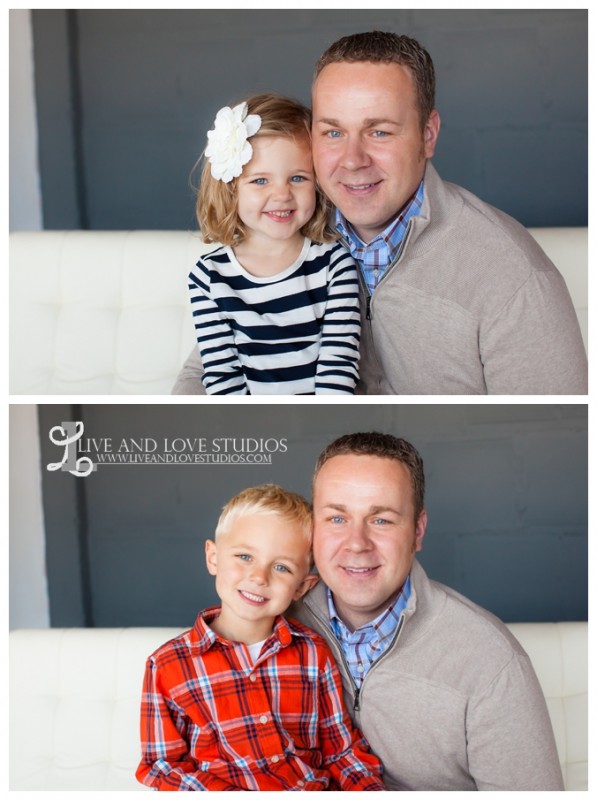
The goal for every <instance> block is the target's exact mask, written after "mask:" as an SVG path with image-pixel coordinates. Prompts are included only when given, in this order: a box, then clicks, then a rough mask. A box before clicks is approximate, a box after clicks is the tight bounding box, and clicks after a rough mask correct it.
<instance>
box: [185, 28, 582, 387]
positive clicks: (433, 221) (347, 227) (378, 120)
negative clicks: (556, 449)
mask: <svg viewBox="0 0 597 800" xmlns="http://www.w3.org/2000/svg"><path fill="white" fill-rule="evenodd" d="M312 95H313V97H312V100H313V158H314V164H315V171H316V174H317V178H318V180H319V183H320V185H321V187H322V189H323V191H324V192H325V194H326V195H327V196H328V197H329V198H330V200H331V201H332V202H333V203H334V205H335V206H336V209H337V212H336V225H337V228H338V231H339V233H340V235H341V237H342V238H343V239H344V241H345V243H346V245H347V246H348V247H349V249H350V251H351V252H352V254H353V256H354V257H355V259H356V260H357V263H358V265H359V267H360V270H359V271H360V279H361V281H360V282H361V311H362V316H363V329H362V342H361V359H360V382H359V385H358V387H357V392H358V393H360V394H586V393H587V390H588V389H587V360H586V354H585V351H584V346H583V342H582V337H581V333H580V329H579V325H578V321H577V318H576V314H575V311H574V307H573V305H572V302H571V300H570V296H569V293H568V290H567V288H566V285H565V283H564V280H563V278H562V277H561V275H560V274H559V273H558V271H557V270H556V269H555V267H554V265H553V264H552V263H551V262H550V261H549V259H548V258H547V256H546V255H545V254H544V253H543V251H542V250H541V249H540V247H539V246H538V245H537V244H536V242H535V241H534V239H533V238H532V237H531V236H530V234H529V233H528V232H527V231H526V230H525V229H524V228H523V227H522V226H521V225H519V224H518V223H517V222H516V221H515V220H513V219H512V218H511V217H508V216H507V215H506V214H504V213H502V212H500V211H498V210H497V209H495V208H493V207H491V206H489V205H487V204H486V203H484V202H483V201H482V200H480V199H479V198H477V197H475V196H474V195H472V194H471V193H469V192H467V191H466V190H465V189H462V188H461V187H458V186H455V185H454V184H449V183H445V182H444V181H442V180H441V178H440V177H439V175H438V174H437V172H436V171H435V169H434V167H433V166H432V165H431V162H430V161H429V159H430V158H431V157H432V156H433V154H434V152H435V145H436V142H437V139H438V135H439V130H440V118H439V114H438V112H437V110H436V109H435V107H434V105H435V74H434V68H433V63H432V61H431V58H430V56H429V54H428V53H427V52H426V51H425V50H424V49H423V48H422V47H421V45H420V44H419V43H418V42H416V41H415V40H414V39H411V38H409V37H406V36H398V35H396V34H394V33H382V32H378V31H374V32H370V33H361V34H354V35H351V36H347V37H344V38H342V39H340V40H338V41H337V42H335V43H334V44H332V45H331V46H330V47H329V48H328V50H326V52H325V53H324V54H323V55H322V56H321V58H320V59H319V62H318V64H317V66H316V70H315V79H314V83H313V92H312ZM200 375H201V365H200V360H199V356H198V354H197V353H195V352H194V353H193V354H192V355H191V357H190V358H189V360H188V361H187V363H186V364H185V366H184V367H183V370H182V372H181V374H180V376H179V379H178V382H177V384H176V386H175V388H174V390H173V391H174V393H175V394H193V393H203V389H202V387H201V384H200Z"/></svg>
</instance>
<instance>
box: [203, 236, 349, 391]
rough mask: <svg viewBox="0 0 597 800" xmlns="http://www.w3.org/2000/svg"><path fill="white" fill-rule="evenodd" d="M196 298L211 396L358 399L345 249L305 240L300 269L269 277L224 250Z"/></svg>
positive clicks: (207, 264) (210, 258)
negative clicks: (339, 395)
mask: <svg viewBox="0 0 597 800" xmlns="http://www.w3.org/2000/svg"><path fill="white" fill-rule="evenodd" d="M189 293H190V300H191V308H192V313H193V321H194V324H195V331H196V335H197V343H198V346H199V350H200V353H201V358H202V361H203V367H204V376H203V383H204V386H205V388H206V391H207V393H208V394H247V393H250V394H330V393H343V394H346V393H348V394H352V393H354V388H355V386H356V382H357V379H358V358H359V336H360V312H359V304H358V278H357V272H356V266H355V264H354V261H353V260H352V257H351V256H350V255H349V253H348V252H347V251H346V250H345V248H344V247H343V245H341V244H339V243H331V244H324V245H320V244H316V243H314V242H310V241H309V240H308V239H305V243H304V246H303V249H302V252H301V254H300V256H299V258H298V260H297V261H296V262H295V263H294V264H292V265H291V266H290V267H288V268H287V269H285V270H284V271H282V272H280V273H278V274H276V275H273V276H270V277H265V278H260V277H256V276H254V275H251V274H249V273H248V272H247V271H246V270H244V269H243V267H242V266H241V265H240V264H239V263H238V261H237V260H236V258H235V257H234V253H233V252H232V250H231V249H230V248H228V247H218V248H216V249H214V250H213V251H212V252H211V253H208V254H207V255H206V256H204V257H203V258H202V259H201V260H200V261H199V262H198V263H197V264H196V265H195V267H194V268H193V270H192V271H191V273H190V275H189Z"/></svg>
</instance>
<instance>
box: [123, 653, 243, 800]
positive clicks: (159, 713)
mask: <svg viewBox="0 0 597 800" xmlns="http://www.w3.org/2000/svg"><path fill="white" fill-rule="evenodd" d="M185 729H186V720H185V717H184V714H183V712H182V709H181V710H180V712H177V711H175V710H172V711H171V710H170V708H169V707H168V704H167V703H166V699H165V697H164V694H163V692H162V691H161V689H160V686H159V675H158V670H157V667H156V664H155V662H154V660H153V659H152V658H151V657H150V658H149V659H148V660H147V664H146V667H145V677H144V680H143V696H142V699H141V761H140V763H139V766H138V767H137V771H136V773H135V774H136V777H137V780H138V781H139V782H140V783H143V784H145V786H149V787H151V788H152V789H159V790H160V791H174V792H175V791H184V790H187V791H218V790H219V791H236V790H237V789H238V787H237V786H234V785H232V784H231V783H228V782H227V781H225V780H222V779H221V778H219V777H217V776H215V775H211V774H210V773H208V772H204V771H202V770H198V769H197V762H196V761H195V760H194V759H193V758H192V757H191V755H190V753H189V748H188V744H187V742H186V740H185V738H184V733H185Z"/></svg>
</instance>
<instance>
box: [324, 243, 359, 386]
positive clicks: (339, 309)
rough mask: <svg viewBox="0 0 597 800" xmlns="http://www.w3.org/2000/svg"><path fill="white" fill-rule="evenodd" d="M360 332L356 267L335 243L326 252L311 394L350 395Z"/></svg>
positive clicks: (356, 373)
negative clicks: (325, 288) (326, 270)
mask: <svg viewBox="0 0 597 800" xmlns="http://www.w3.org/2000/svg"><path fill="white" fill-rule="evenodd" d="M360 332H361V315H360V310H359V280H358V276H357V268H356V265H355V263H354V260H353V259H352V256H351V255H350V254H349V253H348V251H347V250H346V249H345V248H344V247H343V246H342V245H337V246H336V247H335V248H334V249H333V250H332V251H331V252H330V266H329V281H328V292H327V303H326V308H325V313H324V318H323V325H322V331H321V333H322V337H321V345H320V350H319V358H318V360H317V374H316V377H315V394H354V390H355V386H356V384H357V380H358V377H359V369H358V367H359V337H360Z"/></svg>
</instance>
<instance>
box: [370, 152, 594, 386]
mask: <svg viewBox="0 0 597 800" xmlns="http://www.w3.org/2000/svg"><path fill="white" fill-rule="evenodd" d="M367 306H368V298H367V291H366V289H365V288H364V283H363V281H362V280H361V313H362V316H363V327H362V342H361V363H360V371H361V382H360V385H359V387H358V390H357V391H358V393H360V394H586V393H587V359H586V354H585V350H584V345H583V342H582V336H581V333H580V329H579V325H578V320H577V318H576V313H575V311H574V307H573V305H572V301H571V299H570V295H569V293H568V290H567V288H566V285H565V283H564V280H563V278H562V277H561V275H560V273H559V272H558V271H557V270H556V268H555V267H554V265H553V264H552V262H551V261H550V260H549V259H548V258H547V256H546V255H545V253H544V252H543V251H542V250H541V248H540V247H539V245H538V244H537V243H536V242H535V240H534V239H533V238H532V236H531V235H530V234H529V233H528V231H527V230H526V229H525V228H523V227H522V225H520V224H519V223H518V222H516V221H515V220H514V219H512V218H511V217H509V216H507V215H506V214H504V213H502V212H501V211H498V210H497V209H495V208H493V207H492V206H489V205H487V203H484V202H483V201H482V200H479V198H478V197H475V195H473V194H471V193H470V192H467V191H466V190H465V189H462V188H461V187H459V186H455V185H454V184H450V183H446V182H444V181H442V180H441V178H440V177H439V175H438V174H437V172H436V171H435V169H434V167H433V166H432V165H431V163H430V162H428V164H427V169H426V172H425V200H424V203H423V207H422V209H421V214H420V215H419V216H418V217H415V218H413V219H411V221H410V223H409V228H408V231H407V234H406V237H405V241H404V243H403V246H402V249H401V251H400V252H399V254H398V258H397V260H396V261H395V262H394V263H393V264H392V265H391V266H390V267H389V268H388V270H387V271H386V273H385V274H384V276H383V278H382V280H381V281H380V283H379V286H378V287H377V288H376V290H375V292H374V293H373V296H372V297H371V298H370V304H369V309H367ZM367 312H369V313H367Z"/></svg>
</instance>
